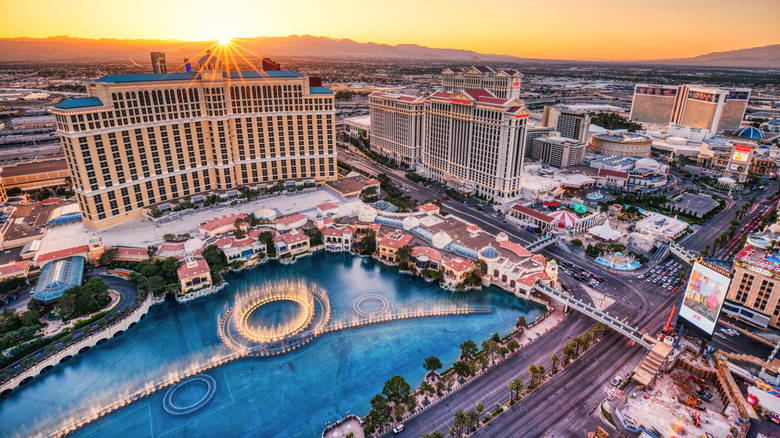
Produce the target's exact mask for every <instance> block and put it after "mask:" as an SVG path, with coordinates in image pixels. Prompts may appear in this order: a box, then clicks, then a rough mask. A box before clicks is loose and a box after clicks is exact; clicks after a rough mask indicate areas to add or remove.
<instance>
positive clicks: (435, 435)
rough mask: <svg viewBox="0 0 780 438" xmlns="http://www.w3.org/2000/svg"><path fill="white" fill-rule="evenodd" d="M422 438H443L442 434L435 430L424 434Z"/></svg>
mask: <svg viewBox="0 0 780 438" xmlns="http://www.w3.org/2000/svg"><path fill="white" fill-rule="evenodd" d="M422 438H444V434H443V433H441V432H440V431H438V430H437V431H436V432H431V433H424V434H423V435H422Z"/></svg>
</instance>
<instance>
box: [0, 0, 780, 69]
mask: <svg viewBox="0 0 780 438" xmlns="http://www.w3.org/2000/svg"><path fill="white" fill-rule="evenodd" d="M0 11H2V14H3V16H4V20H2V21H3V25H2V26H0V37H2V38H8V37H20V36H26V37H36V38H44V37H48V36H55V35H69V36H73V37H84V38H130V39H132V38H159V39H182V40H190V41H193V40H195V41H202V40H211V39H217V38H226V37H253V36H285V35H291V34H300V35H302V34H309V35H318V36H319V35H321V36H329V37H333V38H350V39H353V40H355V41H359V42H369V41H371V42H377V43H385V44H420V45H423V46H428V47H439V48H456V49H467V50H474V51H476V52H480V53H492V54H507V55H515V56H521V57H531V58H553V59H556V58H557V59H588V58H605V59H654V58H675V57H689V56H696V55H700V54H704V53H708V52H714V51H725V50H734V49H742V48H749V47H757V46H765V45H769V44H778V43H780V0H740V1H735V0H653V1H648V0H590V1H586V0H546V1H545V0H534V1H528V0H492V1H475V0H471V1H464V0H450V1H446V2H445V1H440V0H394V1H383V2H375V1H370V0H369V1H366V0H332V1H326V0H319V1H315V0H294V1H285V0H239V1H229V0H228V1H214V0H212V1H202V0H190V1H180V0H133V1H106V0H101V1H95V0H67V1H61V0H41V1H20V0H0Z"/></svg>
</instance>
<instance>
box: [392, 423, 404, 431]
mask: <svg viewBox="0 0 780 438" xmlns="http://www.w3.org/2000/svg"><path fill="white" fill-rule="evenodd" d="M403 430H404V424H403V423H398V424H396V425H395V427H394V428H393V433H401V432H403Z"/></svg>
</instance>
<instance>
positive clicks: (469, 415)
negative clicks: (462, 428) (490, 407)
mask: <svg viewBox="0 0 780 438" xmlns="http://www.w3.org/2000/svg"><path fill="white" fill-rule="evenodd" d="M466 419H467V422H468V425H469V432H474V431H475V430H477V428H476V426H478V425H479V414H478V413H476V412H474V411H468V412H466Z"/></svg>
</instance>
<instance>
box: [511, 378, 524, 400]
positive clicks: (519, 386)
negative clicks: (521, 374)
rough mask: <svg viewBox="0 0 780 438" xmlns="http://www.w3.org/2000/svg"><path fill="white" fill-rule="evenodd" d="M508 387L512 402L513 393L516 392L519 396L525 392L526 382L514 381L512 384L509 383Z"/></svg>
mask: <svg viewBox="0 0 780 438" xmlns="http://www.w3.org/2000/svg"><path fill="white" fill-rule="evenodd" d="M508 386H509V389H510V400H511V399H513V398H514V397H511V391H514V392H515V395H517V396H519V395H520V393H521V392H523V390H524V389H525V382H523V380H522V379H513V380H512V381H511V382H509V384H508Z"/></svg>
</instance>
